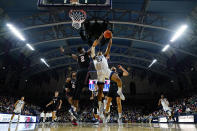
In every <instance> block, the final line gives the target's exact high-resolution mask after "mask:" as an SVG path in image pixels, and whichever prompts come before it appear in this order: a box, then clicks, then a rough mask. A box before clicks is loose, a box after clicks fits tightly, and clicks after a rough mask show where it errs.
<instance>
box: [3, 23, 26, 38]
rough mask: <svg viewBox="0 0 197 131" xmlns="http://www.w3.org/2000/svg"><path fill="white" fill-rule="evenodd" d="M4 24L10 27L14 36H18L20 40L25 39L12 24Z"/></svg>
mask: <svg viewBox="0 0 197 131" xmlns="http://www.w3.org/2000/svg"><path fill="white" fill-rule="evenodd" d="M6 26H7V27H8V28H9V29H10V31H11V32H12V33H13V34H14V35H15V36H16V37H18V38H19V39H20V40H22V41H25V38H24V37H23V35H22V34H21V33H20V31H19V30H18V29H17V28H16V27H14V25H12V24H9V23H8V24H6Z"/></svg>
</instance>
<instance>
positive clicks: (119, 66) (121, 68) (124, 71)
mask: <svg viewBox="0 0 197 131" xmlns="http://www.w3.org/2000/svg"><path fill="white" fill-rule="evenodd" d="M118 68H119V69H120V70H122V71H123V76H128V75H129V72H128V71H127V70H126V69H124V68H123V67H122V66H121V65H118Z"/></svg>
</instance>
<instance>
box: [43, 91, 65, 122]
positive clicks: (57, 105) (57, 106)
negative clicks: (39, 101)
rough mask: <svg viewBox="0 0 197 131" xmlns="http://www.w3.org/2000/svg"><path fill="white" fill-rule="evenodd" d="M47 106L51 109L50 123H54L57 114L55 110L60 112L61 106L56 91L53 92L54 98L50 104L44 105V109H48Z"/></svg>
mask: <svg viewBox="0 0 197 131" xmlns="http://www.w3.org/2000/svg"><path fill="white" fill-rule="evenodd" d="M49 106H51V107H52V122H54V121H55V119H56V118H57V116H56V112H57V110H60V109H61V106H62V100H61V98H60V97H59V92H58V91H55V96H54V97H53V99H52V100H51V101H50V103H49V104H47V105H46V107H49Z"/></svg>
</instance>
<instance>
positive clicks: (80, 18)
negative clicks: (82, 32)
mask: <svg viewBox="0 0 197 131" xmlns="http://www.w3.org/2000/svg"><path fill="white" fill-rule="evenodd" d="M69 17H70V18H71V19H72V26H73V27H74V28H76V29H80V28H81V23H83V22H84V21H85V19H86V12H85V11H84V10H70V12H69Z"/></svg>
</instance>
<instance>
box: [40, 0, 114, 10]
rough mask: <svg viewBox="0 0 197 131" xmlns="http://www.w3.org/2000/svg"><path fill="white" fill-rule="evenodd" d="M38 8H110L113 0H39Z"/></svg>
mask: <svg viewBox="0 0 197 131" xmlns="http://www.w3.org/2000/svg"><path fill="white" fill-rule="evenodd" d="M73 1H74V2H73ZM38 8H39V9H57V8H58V9H68V10H70V9H83V10H108V9H111V8H112V0H38Z"/></svg>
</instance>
